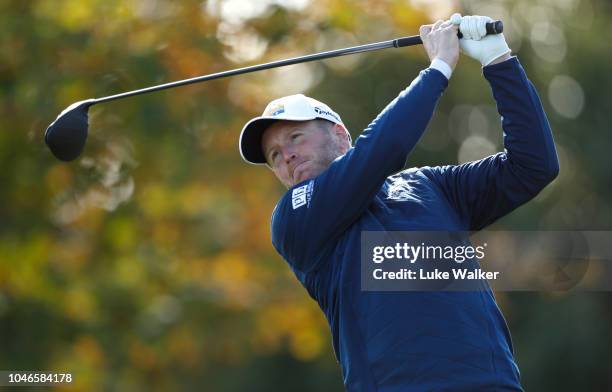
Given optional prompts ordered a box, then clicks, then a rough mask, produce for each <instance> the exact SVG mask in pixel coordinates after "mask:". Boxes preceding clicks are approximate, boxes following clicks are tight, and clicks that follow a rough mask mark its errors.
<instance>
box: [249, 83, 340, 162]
mask: <svg viewBox="0 0 612 392" xmlns="http://www.w3.org/2000/svg"><path fill="white" fill-rule="evenodd" d="M315 118H322V119H324V120H328V121H331V122H333V123H335V124H340V125H342V126H343V127H344V124H343V123H342V120H341V119H340V116H338V114H337V113H336V112H334V111H333V110H331V109H330V108H329V106H327V105H326V104H324V103H323V102H319V101H317V100H316V99H313V98H310V97H307V96H305V95H303V94H295V95H289V96H286V97H282V98H278V99H275V100H274V101H272V102H270V103H269V104H268V106H266V109H265V110H264V111H263V113H262V115H261V116H260V117H255V118H254V119H252V120H251V121H249V122H248V123H246V125H245V126H244V128H242V132H241V133H240V142H239V148H240V155H241V156H242V159H244V160H245V161H247V162H249V163H254V164H265V163H266V157H265V156H264V153H263V151H262V148H261V137H262V135H263V133H264V131H265V130H266V128H268V127H269V126H270V124H272V123H273V122H275V121H279V120H287V121H309V120H314V119H315Z"/></svg>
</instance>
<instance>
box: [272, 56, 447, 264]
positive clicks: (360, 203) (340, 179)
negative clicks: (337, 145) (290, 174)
mask: <svg viewBox="0 0 612 392" xmlns="http://www.w3.org/2000/svg"><path fill="white" fill-rule="evenodd" d="M447 85H448V80H447V79H446V77H445V76H444V75H443V74H442V73H441V72H440V71H438V70H436V69H432V68H428V69H425V70H423V71H421V72H420V74H419V76H417V78H415V79H414V81H413V82H412V83H411V84H410V86H409V87H407V88H406V89H405V90H404V91H402V92H401V93H400V94H399V96H398V97H397V98H395V99H394V100H393V101H392V102H390V103H389V105H387V107H386V108H385V109H384V110H383V111H382V112H381V113H380V114H379V115H378V116H377V117H376V118H375V119H374V120H373V121H372V122H371V123H370V124H369V126H368V127H367V128H366V129H365V130H364V131H363V133H362V134H361V136H360V137H359V138H358V139H357V140H356V142H355V146H354V147H353V148H351V149H349V151H348V152H347V153H346V154H345V155H343V156H342V157H340V158H338V159H336V160H335V161H334V162H332V164H331V165H330V166H329V167H328V168H327V169H326V170H325V171H324V172H323V173H321V174H320V175H319V176H317V177H316V178H314V179H312V180H308V181H306V182H302V183H300V184H298V185H297V186H295V187H293V188H292V189H290V190H289V191H288V192H287V193H286V194H285V195H284V196H283V198H282V199H281V201H280V202H279V204H278V205H277V206H276V208H275V210H274V213H273V215H272V243H273V245H274V247H275V248H276V249H277V251H278V252H279V253H280V254H281V255H282V256H283V257H284V258H285V259H286V260H287V261H288V262H289V264H290V265H291V266H292V268H293V269H294V270H297V271H301V272H308V271H310V270H312V269H313V268H316V266H317V265H318V263H319V262H320V260H321V259H322V257H323V255H324V254H325V252H326V251H328V250H329V245H330V244H332V243H333V242H334V241H335V240H336V239H337V238H338V236H339V235H341V234H342V232H343V231H345V230H346V229H347V228H348V227H349V226H350V225H351V224H352V223H353V222H354V221H355V220H356V219H358V217H359V216H360V215H361V214H362V213H363V212H364V211H365V210H366V209H367V207H368V205H369V204H370V203H371V202H372V200H373V198H374V196H375V195H376V193H377V192H378V191H379V189H380V187H381V186H382V184H383V183H384V181H385V179H386V178H387V177H388V176H389V175H391V174H393V173H395V172H397V171H400V170H401V169H402V168H403V166H404V164H405V162H406V158H407V155H408V154H409V153H410V151H411V150H412V149H413V147H414V146H415V144H416V143H417V141H418V140H419V138H420V137H421V135H422V133H423V131H424V130H425V128H426V127H427V124H428V122H429V120H430V118H431V116H432V114H433V111H434V108H435V106H436V104H437V102H438V99H439V98H440V96H441V95H442V93H443V92H444V89H445V88H446V87H447Z"/></svg>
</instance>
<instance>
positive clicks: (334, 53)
mask: <svg viewBox="0 0 612 392" xmlns="http://www.w3.org/2000/svg"><path fill="white" fill-rule="evenodd" d="M502 31H503V24H502V22H501V21H494V22H490V23H487V33H488V34H499V33H501V32H502ZM460 34H461V33H459V37H460V38H461V35H460ZM422 43H423V41H422V40H421V37H420V36H418V35H413V36H410V37H402V38H396V39H392V40H389V41H382V42H376V43H372V44H365V45H358V46H353V47H350V48H343V49H336V50H330V51H327V52H321V53H314V54H309V55H305V56H299V57H294V58H290V59H285V60H279V61H273V62H270V63H265V64H258V65H253V66H250V67H244V68H238V69H232V70H229V71H223V72H218V73H214V74H210V75H204V76H198V77H195V78H190V79H183V80H178V81H176V82H170V83H164V84H159V85H157V86H151V87H146V88H142V89H139V90H133V91H128V92H125V93H120V94H115V95H109V96H108V97H102V98H96V99H93V100H92V102H91V105H95V104H97V103H102V102H108V101H114V100H116V99H121V98H127V97H131V96H133V95H140V94H146V93H150V92H154V91H159V90H165V89H169V88H174V87H179V86H185V85H188V84H193V83H199V82H204V81H207V80H213V79H220V78H224V77H227V76H234V75H240V74H245V73H249V72H255V71H261V70H264V69H271V68H277V67H283V66H285V65H292V64H298V63H305V62H308V61H315V60H322V59H327V58H330V57H339V56H346V55H349V54H355V53H362V52H370V51H373V50H380V49H387V48H401V47H404V46H413V45H420V44H422Z"/></svg>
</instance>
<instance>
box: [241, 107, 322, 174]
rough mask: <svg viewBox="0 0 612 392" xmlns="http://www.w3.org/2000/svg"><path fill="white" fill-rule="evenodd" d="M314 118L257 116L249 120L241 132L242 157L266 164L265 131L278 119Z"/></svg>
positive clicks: (306, 119) (303, 119)
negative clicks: (263, 146)
mask: <svg viewBox="0 0 612 392" xmlns="http://www.w3.org/2000/svg"><path fill="white" fill-rule="evenodd" d="M315 118H316V117H313V118H279V117H257V118H254V119H252V120H251V121H249V122H248V123H247V124H246V125H245V126H244V128H242V132H241V133H240V142H239V145H240V155H241V156H242V159H244V160H245V161H247V162H249V163H253V164H256V165H265V164H266V163H267V162H266V157H265V155H264V153H263V149H262V148H261V138H262V136H263V133H264V131H265V130H266V129H267V128H268V127H269V126H270V125H272V123H275V122H277V121H309V120H314V119H315Z"/></svg>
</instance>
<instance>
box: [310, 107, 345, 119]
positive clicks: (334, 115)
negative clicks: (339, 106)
mask: <svg viewBox="0 0 612 392" xmlns="http://www.w3.org/2000/svg"><path fill="white" fill-rule="evenodd" d="M314 111H315V112H316V113H317V114H322V115H324V116H325V115H326V116H330V117H333V118H335V119H336V120H338V121H340V118H339V117H338V116H337V115H336V113H334V112H331V111H329V110H325V109H322V108H320V107H318V106H315V108H314Z"/></svg>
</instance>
